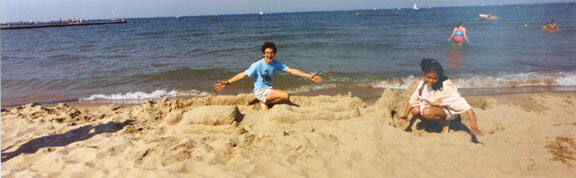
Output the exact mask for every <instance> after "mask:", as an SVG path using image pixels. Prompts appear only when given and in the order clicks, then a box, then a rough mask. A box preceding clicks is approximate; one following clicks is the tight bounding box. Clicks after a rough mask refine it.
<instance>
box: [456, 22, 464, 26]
mask: <svg viewBox="0 0 576 178" xmlns="http://www.w3.org/2000/svg"><path fill="white" fill-rule="evenodd" d="M462 25H464V24H463V23H462V21H460V22H458V25H456V27H460V26H462Z"/></svg>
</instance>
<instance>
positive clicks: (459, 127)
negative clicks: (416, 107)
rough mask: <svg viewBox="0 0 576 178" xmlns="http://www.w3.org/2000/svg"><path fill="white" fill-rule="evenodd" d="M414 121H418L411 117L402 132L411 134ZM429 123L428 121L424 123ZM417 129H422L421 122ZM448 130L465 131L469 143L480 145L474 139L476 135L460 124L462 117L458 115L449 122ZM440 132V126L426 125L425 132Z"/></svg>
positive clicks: (476, 139)
mask: <svg viewBox="0 0 576 178" xmlns="http://www.w3.org/2000/svg"><path fill="white" fill-rule="evenodd" d="M416 120H418V118H417V117H414V116H413V117H412V118H411V119H410V123H409V124H408V127H406V129H404V131H406V132H412V126H414V123H415V122H416ZM426 122H429V121H426ZM416 127H417V128H419V127H422V122H420V123H418V124H417V125H416ZM450 129H451V130H455V131H461V130H462V131H465V132H467V133H468V134H470V141H472V142H474V143H480V144H482V143H481V142H480V141H478V137H476V135H474V134H473V133H472V132H471V131H470V128H468V126H466V125H464V124H463V123H462V117H460V115H458V116H457V117H456V119H454V120H452V121H450ZM440 131H442V125H440V124H438V123H435V122H429V123H428V128H426V132H437V133H440Z"/></svg>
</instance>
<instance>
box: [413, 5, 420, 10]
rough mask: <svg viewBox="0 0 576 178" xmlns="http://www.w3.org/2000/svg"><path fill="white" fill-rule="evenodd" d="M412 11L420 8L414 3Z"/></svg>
mask: <svg viewBox="0 0 576 178" xmlns="http://www.w3.org/2000/svg"><path fill="white" fill-rule="evenodd" d="M412 9H414V10H418V9H420V8H418V6H417V5H416V3H414V6H412Z"/></svg>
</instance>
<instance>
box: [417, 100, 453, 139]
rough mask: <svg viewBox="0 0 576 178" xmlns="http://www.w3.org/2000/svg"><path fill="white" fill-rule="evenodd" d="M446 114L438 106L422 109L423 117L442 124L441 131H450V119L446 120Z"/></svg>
mask: <svg viewBox="0 0 576 178" xmlns="http://www.w3.org/2000/svg"><path fill="white" fill-rule="evenodd" d="M446 116H447V115H446V113H445V112H444V110H443V109H442V108H441V107H438V106H430V107H427V108H424V110H422V118H424V119H426V120H429V121H432V122H437V123H440V124H442V131H441V133H448V131H449V126H450V121H446V120H444V118H446Z"/></svg>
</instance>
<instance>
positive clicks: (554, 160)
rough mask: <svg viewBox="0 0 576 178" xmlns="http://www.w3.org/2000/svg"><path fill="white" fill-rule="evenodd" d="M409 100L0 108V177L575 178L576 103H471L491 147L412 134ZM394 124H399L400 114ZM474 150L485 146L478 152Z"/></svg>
mask: <svg viewBox="0 0 576 178" xmlns="http://www.w3.org/2000/svg"><path fill="white" fill-rule="evenodd" d="M408 96H409V94H408V93H406V91H392V90H386V91H384V92H383V93H382V96H381V97H380V98H379V99H378V100H377V101H376V102H375V103H373V104H369V105H367V104H366V103H365V102H364V101H362V100H361V99H359V98H356V97H351V96H293V97H292V100H293V102H294V103H296V104H298V105H300V107H297V106H288V105H276V106H274V107H273V108H272V109H271V111H269V112H264V111H261V110H260V109H259V106H258V105H257V104H254V105H248V103H249V102H250V101H252V100H253V99H254V96H253V95H251V94H239V95H236V96H208V97H202V98H193V99H184V100H166V99H164V100H161V101H155V102H153V101H150V102H147V103H144V104H141V105H110V104H107V105H66V104H58V105H46V106H44V105H37V104H29V105H24V106H18V107H4V108H2V177H36V176H39V177H140V178H142V177H199V176H207V177H259V176H264V177H524V176H529V177H573V176H574V175H575V173H576V141H575V140H574V139H575V138H576V131H575V129H576V113H575V112H576V93H538V94H515V95H498V96H472V97H465V98H466V99H467V100H468V101H469V102H470V104H471V105H472V106H473V107H474V110H475V112H476V114H477V117H478V119H479V120H478V124H479V126H480V129H481V130H483V131H484V133H485V136H479V137H475V136H472V135H470V134H469V133H467V132H466V131H465V130H466V127H465V126H463V125H462V123H463V124H464V125H466V124H468V119H467V118H466V117H465V116H464V117H463V118H462V119H461V122H455V123H454V124H453V125H452V130H451V132H450V133H449V134H439V133H435V132H426V133H420V132H416V131H414V132H406V131H404V129H405V128H406V127H407V126H408V124H409V122H408V121H405V120H400V119H398V117H399V115H400V113H401V112H402V111H403V109H404V108H405V105H406V101H407V98H408ZM394 111H395V112H396V114H394V115H393V116H392V113H393V112H394ZM474 138H477V140H478V141H479V142H480V143H474V142H473V140H474Z"/></svg>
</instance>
